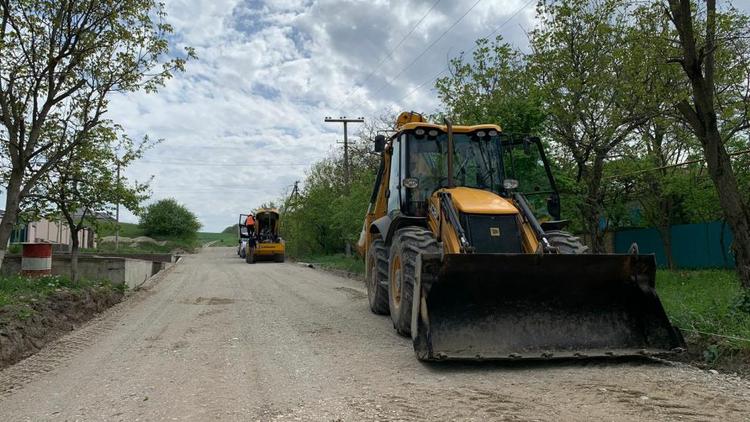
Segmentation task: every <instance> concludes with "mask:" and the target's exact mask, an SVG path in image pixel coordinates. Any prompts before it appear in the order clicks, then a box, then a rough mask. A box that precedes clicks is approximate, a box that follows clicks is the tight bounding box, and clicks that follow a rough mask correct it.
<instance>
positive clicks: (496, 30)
mask: <svg viewBox="0 0 750 422" xmlns="http://www.w3.org/2000/svg"><path fill="white" fill-rule="evenodd" d="M535 1H536V0H529V1H527V2H526V3H525V4H523V5H522V6H521V7H520V8H518V9H516V11H515V12H513V14H512V15H510V17H508V19H506V20H505V21H503V23H502V24H500V26H498V27H497V28H495V29H494V30H493V31H492V32H490V33H489V34H487V35H485V36H484V37H483V38H490V37H491V36H493V35H495V34H496V33H497V32H498V31H499V30H501V29H502V28H504V27H505V25H507V24H508V23H509V22H510V21H511V20H513V18H515V17H516V16H518V14H520V13H521V12H522V11H523V10H525V9H526V8H527V7H529V5H530V4H531V3H533V2H535ZM449 69H450V65H448V66H445V68H443V70H441V71H440V72H438V73H437V74H435V76H433V77H432V78H430V79H427V80H425V81H424V82H422V83H421V84H419V85H417V87H416V88H414V89H412V90H411V91H409V93H407V94H406V95H404V96H403V97H401V98H400V99H399V100H398V101H397V102H399V103H400V102H401V101H403V100H405V99H407V98H409V97H411V96H412V95H414V93H416V92H417V91H419V89H420V88H422V87H423V86H425V85H426V84H427V83H429V82H430V81H432V82H435V81H437V78H438V77H439V76H440V75H442V74H443V73H445V72H447V71H448V70H449Z"/></svg>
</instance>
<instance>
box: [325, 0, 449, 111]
mask: <svg viewBox="0 0 750 422" xmlns="http://www.w3.org/2000/svg"><path fill="white" fill-rule="evenodd" d="M440 1H441V0H436V1H435V2H434V3H432V6H430V8H429V9H428V10H427V12H425V14H424V15H422V17H421V18H420V19H419V21H418V22H417V23H416V24H415V25H414V26H413V27H412V28H411V30H410V31H409V32H408V33H407V34H406V35H404V36H403V37H402V38H401V41H399V42H398V43H397V44H396V46H395V47H393V48H392V49H390V51H388V52H387V53H386V55H385V56H383V58H382V59H380V61H379V62H378V64H377V65H375V67H374V68H373V69H372V70H371V71H370V73H368V74H367V76H366V77H365V78H364V79H363V80H362V81H361V82H360V83H359V84H355V86H354V87H353V89H351V90H350V91H349V92H348V93H347V94H346V95H345V96H344V99H343V100H342V101H341V104H339V107H338V108H341V106H342V105H344V104H345V102H346V100H348V99H349V97H351V96H352V95H354V93H355V92H357V91H358V90H359V89H360V88H361V87H362V86H363V85H364V84H365V83H367V81H369V80H370V78H371V77H372V75H374V74H375V72H377V71H378V70H379V69H380V67H381V66H382V65H383V63H385V60H386V59H389V58H390V59H393V53H394V52H395V51H396V50H397V49H398V48H399V47H401V44H403V43H404V41H406V39H407V38H408V37H409V35H411V34H413V33H414V31H415V30H416V29H417V28H418V27H419V25H421V24H422V22H423V21H424V20H425V18H427V16H428V15H429V14H430V12H432V10H433V9H434V8H435V6H437V5H438V3H440ZM357 85H359V86H357Z"/></svg>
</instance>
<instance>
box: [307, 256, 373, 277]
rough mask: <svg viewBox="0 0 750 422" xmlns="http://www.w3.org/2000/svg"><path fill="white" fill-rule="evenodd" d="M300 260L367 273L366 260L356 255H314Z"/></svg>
mask: <svg viewBox="0 0 750 422" xmlns="http://www.w3.org/2000/svg"><path fill="white" fill-rule="evenodd" d="M299 260H300V261H304V262H309V263H312V264H315V265H319V266H321V267H323V268H329V269H336V270H343V271H347V272H350V273H354V274H364V273H365V262H364V260H363V259H362V258H360V257H358V256H356V255H354V256H351V257H347V256H345V255H344V254H335V255H312V256H306V257H304V258H299Z"/></svg>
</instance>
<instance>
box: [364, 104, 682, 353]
mask: <svg viewBox="0 0 750 422" xmlns="http://www.w3.org/2000/svg"><path fill="white" fill-rule="evenodd" d="M375 150H376V151H377V152H380V153H381V156H382V160H381V165H380V169H379V171H378V174H377V178H376V182H375V187H374V190H373V193H372V197H371V201H370V206H369V209H368V212H367V215H366V218H365V222H364V227H363V231H362V235H361V236H360V241H359V243H358V248H359V251H360V253H361V254H362V255H363V256H365V259H366V271H367V281H366V283H367V293H368V297H369V303H370V308H371V310H372V311H373V312H374V313H376V314H390V316H391V320H392V321H393V326H394V327H395V329H396V330H397V331H398V332H399V333H401V334H403V335H411V337H412V340H413V344H414V350H415V352H416V355H417V358H418V359H420V360H443V359H480V360H481V359H522V358H532V359H550V358H571V357H594V356H623V355H641V356H642V355H646V356H648V355H660V354H666V353H674V352H679V351H681V350H682V349H683V348H684V347H685V345H684V341H683V339H682V336H681V334H680V332H679V331H678V330H677V329H676V328H674V327H673V326H672V325H671V324H670V323H669V320H668V319H667V316H666V314H665V312H664V309H663V307H662V305H661V302H660V301H659V298H658V297H657V295H656V291H655V289H654V281H655V280H654V279H655V270H656V267H655V261H654V257H653V256H652V255H638V254H637V253H633V254H589V253H587V248H586V246H584V245H583V244H582V243H581V242H580V240H579V239H578V238H576V237H574V236H572V235H571V234H570V233H567V232H565V231H563V230H562V229H563V228H564V227H565V221H562V220H560V197H559V194H558V192H557V189H556V186H555V180H554V178H553V177H552V173H551V170H550V165H549V163H548V161H547V158H546V157H545V154H544V150H543V148H542V143H541V142H540V140H539V138H536V137H529V136H512V135H510V134H505V133H503V132H502V130H501V128H500V127H499V126H497V125H490V124H486V125H477V126H453V125H451V123H450V122H449V121H447V120H446V122H445V125H436V124H431V123H427V122H425V120H424V119H423V118H422V116H421V115H419V114H416V113H402V114H401V115H400V116H399V118H398V122H397V132H396V133H395V134H394V135H393V136H391V137H390V138H389V139H385V137H383V136H379V137H377V138H376V141H375Z"/></svg>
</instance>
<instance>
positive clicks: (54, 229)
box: [0, 210, 111, 251]
mask: <svg viewBox="0 0 750 422" xmlns="http://www.w3.org/2000/svg"><path fill="white" fill-rule="evenodd" d="M4 214H5V211H4V210H0V218H1V217H2V216H3V215H4ZM97 218H106V219H111V217H109V216H100V215H97ZM78 240H79V245H80V247H81V248H95V247H96V232H95V230H94V229H93V228H89V227H85V228H83V229H82V230H81V231H80V232H78ZM24 242H46V243H52V244H56V245H60V248H59V249H61V250H65V251H68V250H70V247H71V244H72V237H71V233H70V227H68V225H67V224H65V223H64V222H60V221H51V220H46V219H40V220H38V221H34V222H31V223H23V224H19V225H17V226H16V228H15V229H13V233H11V236H10V243H11V244H13V243H24Z"/></svg>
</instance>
